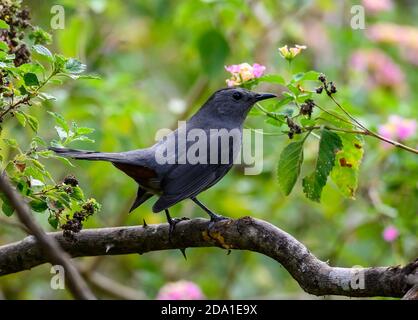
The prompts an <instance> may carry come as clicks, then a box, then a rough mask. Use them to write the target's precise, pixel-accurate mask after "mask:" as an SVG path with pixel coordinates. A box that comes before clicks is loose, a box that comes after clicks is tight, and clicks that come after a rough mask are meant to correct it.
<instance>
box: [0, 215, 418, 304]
mask: <svg viewBox="0 0 418 320" xmlns="http://www.w3.org/2000/svg"><path fill="white" fill-rule="evenodd" d="M50 235H51V236H53V237H54V238H55V239H56V240H57V241H58V243H59V244H60V245H61V247H62V248H63V249H64V250H65V251H66V252H68V254H70V255H71V256H72V257H84V256H99V255H120V254H131V253H139V254H143V253H146V252H150V251H158V250H167V249H182V248H189V247H214V246H215V247H221V248H224V249H227V250H230V249H231V250H232V249H238V250H249V251H254V252H259V253H261V254H264V255H267V256H269V257H271V258H272V259H274V260H276V261H277V262H279V263H280V264H282V265H283V266H284V267H285V268H286V269H287V271H288V272H289V273H290V274H291V275H292V277H293V278H294V279H295V280H296V281H297V282H298V283H299V285H300V286H301V287H302V288H303V289H304V290H305V291H306V292H308V293H311V294H314V295H343V296H350V297H372V296H385V297H402V296H404V295H405V294H406V293H407V292H408V291H409V290H410V289H411V288H412V287H413V286H414V284H415V282H416V279H417V277H418V260H415V261H414V262H411V263H410V264H408V265H406V266H404V267H400V266H395V267H372V268H339V267H331V266H329V265H328V264H327V263H325V262H323V261H321V260H319V259H318V258H316V257H315V256H314V255H313V254H312V253H310V252H309V250H308V249H307V248H306V247H305V246H304V245H303V244H302V243H300V242H299V241H298V240H296V239H295V238H294V237H292V236H291V235H290V234H288V233H286V232H284V231H282V230H280V229H279V228H277V227H275V226H273V225H271V224H269V223H267V222H265V221H262V220H257V219H254V218H251V217H244V218H241V219H237V220H224V221H220V222H217V223H215V224H214V225H210V223H209V221H208V220H205V219H193V220H188V221H182V222H180V223H178V224H177V225H176V229H175V231H174V234H173V236H172V239H171V242H170V241H169V238H168V224H158V225H146V226H134V227H117V228H102V229H88V230H83V231H81V232H80V233H79V234H77V236H76V241H75V242H69V241H67V240H66V239H64V238H63V236H62V233H61V232H55V233H51V234H50ZM45 262H47V258H46V257H45V256H44V254H43V253H42V251H41V249H40V247H39V246H38V244H37V242H36V239H35V238H34V237H31V236H29V237H27V238H25V239H23V240H22V241H19V242H15V243H12V244H8V245H4V246H2V247H0V276H1V275H6V274H10V273H14V272H19V271H22V270H28V269H30V268H33V267H35V266H37V265H40V264H42V263H45ZM363 280H364V282H363Z"/></svg>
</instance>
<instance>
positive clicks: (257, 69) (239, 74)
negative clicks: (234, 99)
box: [225, 62, 266, 87]
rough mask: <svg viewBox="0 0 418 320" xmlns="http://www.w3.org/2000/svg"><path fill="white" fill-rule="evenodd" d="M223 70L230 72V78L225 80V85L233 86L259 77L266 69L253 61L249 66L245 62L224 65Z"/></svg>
mask: <svg viewBox="0 0 418 320" xmlns="http://www.w3.org/2000/svg"><path fill="white" fill-rule="evenodd" d="M225 70H226V71H228V72H229V73H231V78H229V79H227V80H226V84H227V86H228V87H234V86H239V85H240V84H242V83H244V82H247V81H250V80H253V79H256V78H260V77H261V76H262V75H263V73H264V71H265V70H266V67H265V66H263V65H261V64H258V63H254V64H253V65H252V66H251V65H250V64H248V63H247V62H244V63H241V64H232V65H230V66H225Z"/></svg>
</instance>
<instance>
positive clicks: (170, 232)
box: [164, 209, 189, 242]
mask: <svg viewBox="0 0 418 320" xmlns="http://www.w3.org/2000/svg"><path fill="white" fill-rule="evenodd" d="M164 211H165V216H166V217H167V222H168V224H169V225H170V228H169V229H168V240H169V241H170V242H171V236H172V235H173V233H174V229H175V227H176V224H177V223H179V222H180V221H183V220H189V218H186V217H183V218H171V216H170V212H168V209H165V210H164Z"/></svg>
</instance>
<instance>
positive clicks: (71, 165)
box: [54, 155, 74, 167]
mask: <svg viewBox="0 0 418 320" xmlns="http://www.w3.org/2000/svg"><path fill="white" fill-rule="evenodd" d="M54 158H55V159H58V160H60V161H61V162H63V163H65V164H66V165H68V166H70V167H74V165H73V164H72V163H71V161H70V160H68V159H67V158H64V157H60V156H57V155H55V156H54Z"/></svg>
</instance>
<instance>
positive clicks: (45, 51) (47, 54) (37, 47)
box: [32, 44, 53, 61]
mask: <svg viewBox="0 0 418 320" xmlns="http://www.w3.org/2000/svg"><path fill="white" fill-rule="evenodd" d="M32 48H33V50H35V52H36V53H38V54H40V55H41V56H44V57H47V58H48V60H50V61H52V60H53V56H52V53H51V51H49V49H48V48H46V47H44V46H43V45H40V44H36V45H34V46H33V47H32Z"/></svg>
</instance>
